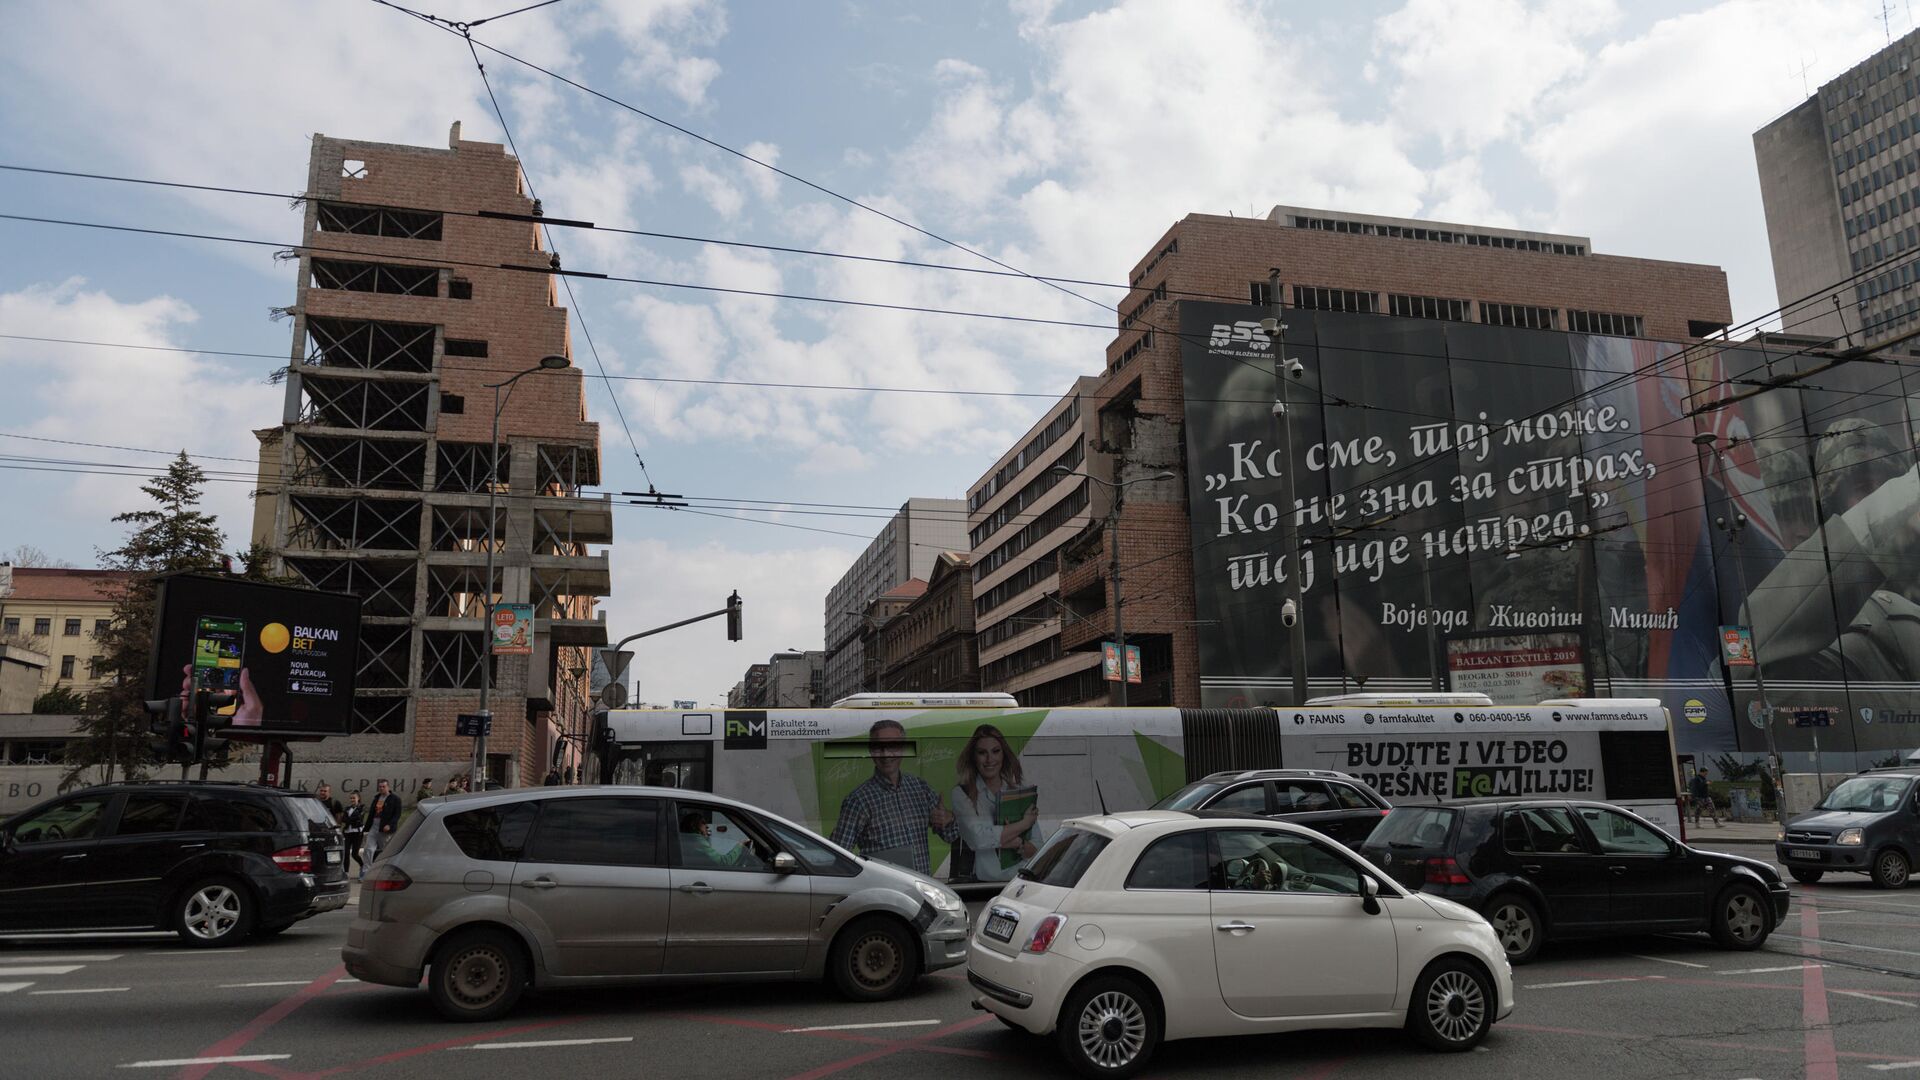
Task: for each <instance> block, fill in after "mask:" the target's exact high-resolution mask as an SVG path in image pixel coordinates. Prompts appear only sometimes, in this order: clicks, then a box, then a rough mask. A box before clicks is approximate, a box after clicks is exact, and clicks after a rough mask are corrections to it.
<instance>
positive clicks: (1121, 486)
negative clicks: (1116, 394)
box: [1049, 465, 1174, 709]
mask: <svg viewBox="0 0 1920 1080" xmlns="http://www.w3.org/2000/svg"><path fill="white" fill-rule="evenodd" d="M1049 471H1050V472H1055V473H1059V474H1060V475H1062V476H1072V475H1074V472H1073V470H1072V469H1069V468H1067V467H1066V466H1065V465H1055V466H1054V467H1053V468H1052V469H1051V470H1049ZM1086 478H1087V479H1088V480H1091V481H1093V482H1094V483H1096V484H1101V485H1103V486H1105V487H1108V488H1111V489H1112V490H1113V502H1112V504H1111V505H1109V506H1108V507H1107V550H1108V555H1109V558H1108V561H1107V566H1108V573H1109V574H1110V575H1111V576H1112V578H1113V644H1114V647H1115V648H1117V649H1119V650H1120V707H1121V708H1123V709H1124V708H1126V707H1127V627H1126V623H1125V621H1124V620H1123V617H1122V615H1121V612H1120V607H1121V602H1120V495H1121V493H1122V492H1124V491H1125V490H1126V489H1127V487H1128V486H1129V485H1132V484H1144V483H1147V482H1148V481H1152V480H1172V479H1173V478H1174V474H1173V473H1172V471H1170V470H1164V469H1163V470H1161V471H1160V472H1157V473H1154V474H1153V475H1152V476H1136V477H1134V478H1133V479H1131V480H1122V481H1120V482H1119V483H1117V484H1116V483H1114V482H1113V481H1111V480H1102V479H1100V478H1099V477H1097V476H1094V475H1093V474H1091V473H1088V474H1086ZM1062 606H1063V607H1064V605H1062ZM1146 666H1147V665H1146V661H1145V660H1142V661H1141V662H1140V667H1141V669H1142V673H1143V675H1144V672H1145V668H1146Z"/></svg>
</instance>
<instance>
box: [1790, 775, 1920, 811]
mask: <svg viewBox="0 0 1920 1080" xmlns="http://www.w3.org/2000/svg"><path fill="white" fill-rule="evenodd" d="M1912 783H1913V781H1912V780H1911V779H1909V778H1908V777H1905V776H1856V777H1853V778H1852V779H1850V780H1846V781H1844V782H1842V783H1841V785H1840V786H1839V787H1837V788H1834V789H1833V790H1832V791H1830V792H1828V793H1827V797H1826V798H1825V799H1823V800H1821V802H1820V805H1819V806H1816V807H1814V809H1815V810H1844V811H1865V812H1867V813H1880V812H1884V811H1887V810H1892V809H1894V808H1895V807H1898V806H1899V805H1900V797H1901V796H1902V795H1904V794H1906V791H1907V786H1908V785H1909V784H1912Z"/></svg>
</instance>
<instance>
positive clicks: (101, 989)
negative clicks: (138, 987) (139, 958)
mask: <svg viewBox="0 0 1920 1080" xmlns="http://www.w3.org/2000/svg"><path fill="white" fill-rule="evenodd" d="M131 989H133V987H131V986H95V987H92V988H91V989H87V990H35V991H32V994H33V996H34V997H42V996H45V995H47V994H123V993H125V992H127V991H128V990H131Z"/></svg>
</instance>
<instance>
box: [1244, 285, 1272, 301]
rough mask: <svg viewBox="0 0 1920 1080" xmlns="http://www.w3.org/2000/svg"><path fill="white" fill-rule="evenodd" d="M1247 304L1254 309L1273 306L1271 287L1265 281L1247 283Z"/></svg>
mask: <svg viewBox="0 0 1920 1080" xmlns="http://www.w3.org/2000/svg"><path fill="white" fill-rule="evenodd" d="M1247 296H1248V297H1249V300H1248V302H1249V303H1251V304H1252V305H1253V306H1254V307H1272V306H1273V285H1272V284H1271V283H1270V282H1265V281H1249V282H1247Z"/></svg>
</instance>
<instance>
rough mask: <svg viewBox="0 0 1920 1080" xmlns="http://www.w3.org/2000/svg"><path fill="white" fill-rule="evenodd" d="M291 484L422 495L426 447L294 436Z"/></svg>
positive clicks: (388, 441)
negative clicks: (407, 492)
mask: <svg viewBox="0 0 1920 1080" xmlns="http://www.w3.org/2000/svg"><path fill="white" fill-rule="evenodd" d="M293 452H294V461H293V469H292V475H291V477H290V479H291V482H292V483H293V484H295V485H302V484H306V485H311V486H314V487H347V488H355V487H361V488H377V489H381V490H386V491H419V490H421V489H422V488H423V487H424V486H425V482H426V476H425V470H426V463H427V449H426V443H424V442H419V441H415V440H412V439H368V438H358V437H354V436H345V435H313V434H309V433H307V432H303V431H297V430H296V431H295V432H294V433H293Z"/></svg>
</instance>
